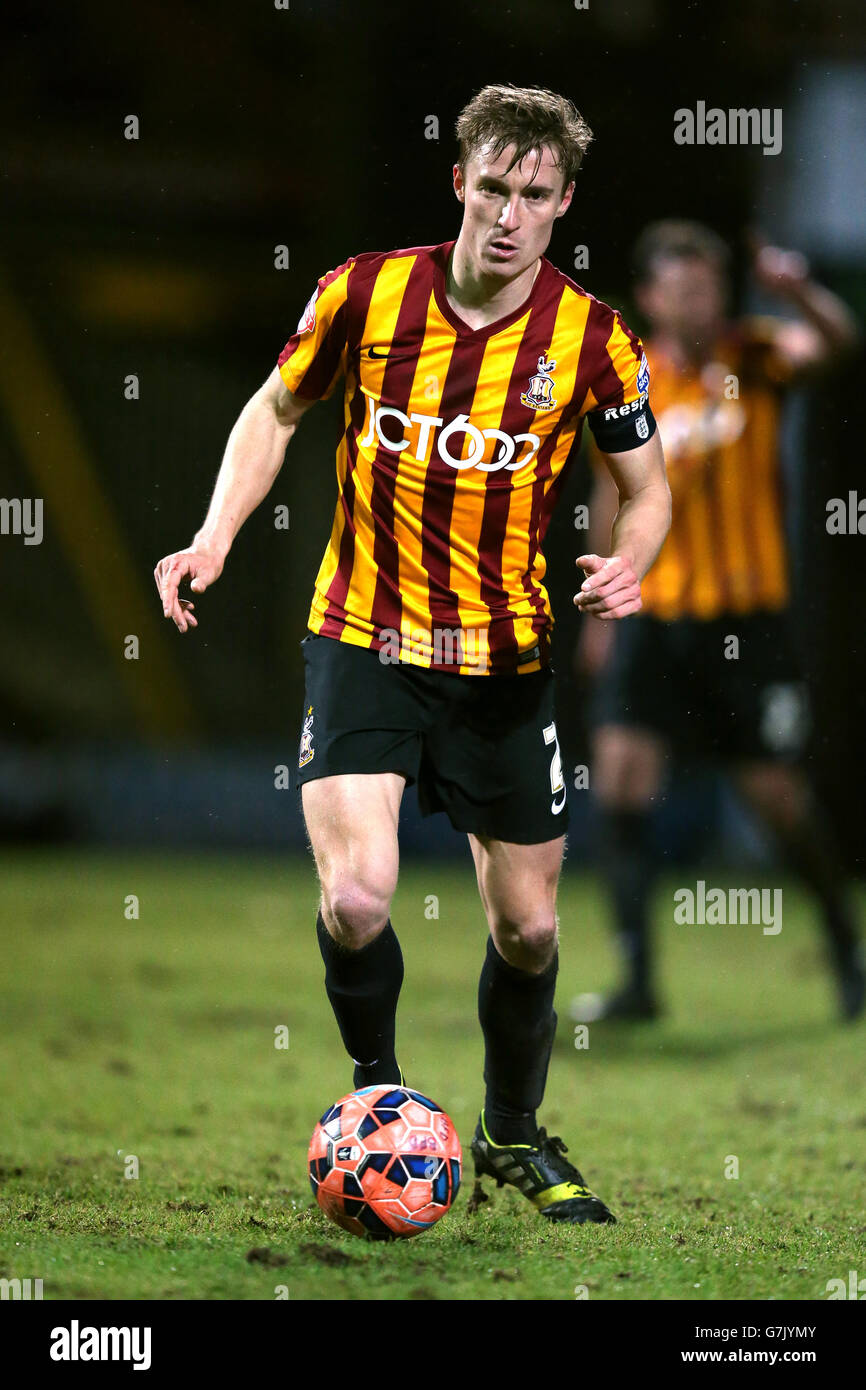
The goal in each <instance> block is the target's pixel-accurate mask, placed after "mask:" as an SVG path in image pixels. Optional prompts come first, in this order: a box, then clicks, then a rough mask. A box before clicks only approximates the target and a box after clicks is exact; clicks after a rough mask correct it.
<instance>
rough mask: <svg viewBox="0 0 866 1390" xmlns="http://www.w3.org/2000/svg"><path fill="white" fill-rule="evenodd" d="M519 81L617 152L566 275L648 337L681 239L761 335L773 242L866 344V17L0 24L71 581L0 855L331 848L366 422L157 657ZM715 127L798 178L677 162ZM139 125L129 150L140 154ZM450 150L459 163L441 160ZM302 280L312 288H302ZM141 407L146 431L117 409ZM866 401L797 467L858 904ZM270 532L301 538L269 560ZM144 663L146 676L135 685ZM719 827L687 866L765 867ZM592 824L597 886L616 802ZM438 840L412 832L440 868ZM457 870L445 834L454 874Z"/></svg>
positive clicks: (464, 13) (45, 444) (626, 9)
mask: <svg viewBox="0 0 866 1390" xmlns="http://www.w3.org/2000/svg"><path fill="white" fill-rule="evenodd" d="M502 81H509V82H515V83H517V84H527V85H531V84H537V85H541V86H546V87H551V88H554V89H556V90H558V91H562V92H564V93H566V94H567V95H568V96H570V97H571V98H572V99H573V100H574V101H575V103H576V105H577V106H578V107H579V109H580V110H581V111H582V113H583V114H584V116H585V117H586V119H587V120H588V121H589V124H590V126H591V127H592V129H593V132H594V135H595V140H594V143H593V145H592V147H591V149H590V152H589V154H588V156H587V159H586V161H585V164H584V167H583V170H582V171H581V173H580V175H579V178H578V186H577V193H576V196H575V200H574V204H573V207H572V210H571V211H570V212H569V214H568V215H567V216H566V218H565V219H563V220H562V221H561V222H559V223H558V224H557V227H556V231H555V233H554V237H553V241H552V243H551V246H550V249H549V252H548V255H549V256H550V259H551V260H552V261H553V262H554V263H555V264H557V265H559V266H560V267H561V268H562V269H563V270H565V271H566V273H572V274H573V275H574V276H575V278H577V279H578V280H579V281H580V282H581V283H583V284H584V285H585V286H586V288H587V289H589V290H591V291H592V292H593V293H594V294H596V295H597V296H599V297H600V298H602V299H604V300H606V301H608V302H610V303H612V304H613V305H615V306H617V307H622V308H623V310H624V311H625V314H626V318H627V320H628V321H629V322H630V323H631V324H632V326H633V327H635V328H636V329H638V330H641V329H642V328H643V326H644V325H643V324H642V323H641V321H640V318H639V316H638V315H637V314H636V313H635V311H634V308H633V305H632V302H631V297H630V295H631V288H630V282H629V275H628V252H629V249H630V246H631V244H632V242H633V240H634V238H635V235H636V234H637V232H638V231H639V230H640V228H641V227H642V226H643V224H644V223H645V222H647V221H648V220H650V219H653V218H657V217H663V216H681V217H695V218H699V219H701V220H704V221H706V222H708V223H710V224H711V225H712V226H713V227H715V228H716V229H717V230H718V231H719V232H721V233H722V234H723V235H724V236H726V237H727V238H728V239H729V240H730V241H731V243H732V244H733V246H734V249H735V253H736V267H737V294H738V306H739V307H741V308H745V307H755V305H756V304H757V300H756V299H755V297H754V295H753V292H752V290H751V287H750V285H749V281H748V276H747V273H746V271H747V266H746V262H745V257H744V236H745V233H746V230H747V229H748V228H750V227H756V226H757V227H760V228H761V230H762V231H763V232H764V233H765V234H766V235H767V236H768V237H769V238H770V239H771V240H775V241H778V242H779V243H780V244H788V245H794V246H797V247H798V248H799V249H801V250H803V251H805V252H806V253H807V254H808V255H809V256H810V259H811V262H812V265H813V269H814V272H815V274H816V275H817V276H818V278H820V279H821V280H822V281H823V282H824V283H826V284H828V285H830V286H831V287H832V288H835V289H837V290H838V291H839V292H840V293H842V294H843V295H844V296H845V297H846V299H847V300H848V302H849V303H851V304H852V306H853V307H854V308H855V309H856V310H857V312H858V314H859V315H860V316H861V318H864V317H866V207H864V196H866V195H864V187H866V153H864V135H863V131H864V126H863V116H864V112H866V95H864V91H866V11H864V8H863V6H862V4H859V3H858V4H854V3H850V0H841V3H834V4H833V5H831V6H828V5H827V4H826V3H823V0H800V2H799V3H794V2H793V0H762V3H761V5H760V6H759V7H756V6H754V5H753V4H752V3H745V2H744V3H739V0H737V3H731V4H728V5H720V6H719V5H710V4H691V3H674V0H628V2H627V3H626V2H625V0H607V3H604V2H603V0H590V4H589V8H588V9H586V10H576V9H575V8H574V6H573V4H571V3H570V0H533V3H527V0H515V2H514V3H512V4H511V5H506V6H503V5H500V4H493V3H491V4H472V3H462V4H459V5H457V4H454V3H450V0H449V3H443V4H438V5H435V6H424V7H420V8H416V9H414V10H413V7H411V6H409V7H404V6H398V5H390V4H384V3H380V2H379V0H371V3H368V4H365V5H349V4H343V3H336V0H318V3H315V4H311V3H302V0H291V8H290V9H289V10H287V11H286V10H279V9H276V8H275V7H274V5H273V4H268V3H265V2H264V0H261V3H257V4H241V3H234V4H230V3H226V0H211V2H210V3H208V4H206V5H204V4H198V5H193V4H189V3H180V4H178V3H173V4H169V3H142V4H139V5H134V6H117V5H114V4H112V5H108V4H103V3H96V2H95V0H94V3H82V4H77V5H64V6H53V7H48V6H44V7H41V8H40V9H36V8H34V9H33V10H32V11H30V12H28V11H27V9H26V8H25V9H23V10H22V9H20V8H19V7H15V12H14V14H12V15H9V14H8V13H7V14H6V15H4V17H3V19H2V20H0V124H2V196H3V205H4V212H3V218H2V232H0V237H2V243H0V407H2V419H0V469H2V472H0V495H2V496H4V497H6V498H12V497H36V496H41V497H43V498H44V511H45V535H44V540H43V542H42V544H41V545H39V546H30V547H28V546H24V544H23V540H22V538H21V537H16V536H0V585H2V593H3V602H2V605H0V650H2V677H0V716H2V723H0V828H2V833H3V834H4V835H5V836H6V837H8V838H14V839H22V838H34V837H37V838H43V839H44V838H56V839H69V838H77V839H83V838H95V839H97V840H104V841H115V842H117V841H125V842H129V841H132V842H141V843H149V842H152V843H155V844H160V845H168V844H173V843H190V842H194V843H204V844H225V843H242V844H280V843H283V842H287V843H292V844H296V845H297V844H300V843H302V839H301V835H302V832H301V829H300V824H299V820H298V816H297V808H296V803H295V797H294V793H292V792H287V791H277V790H275V788H274V768H275V767H276V766H277V765H281V764H285V765H288V766H291V765H292V764H293V762H294V759H295V756H296V752H295V750H296V747H297V739H298V733H299V715H300V708H301V700H302V665H301V659H300V653H299V649H298V643H299V641H300V638H301V637H302V635H303V632H304V626H305V618H306V612H307V608H308V605H309V600H310V595H311V589H312V583H313V579H314V576H315V573H316V569H317V567H318V563H319V560H320V558H321V554H322V552H323V550H324V547H325V544H326V541H327V536H328V533H329V529H330V524H331V518H332V514H333V507H334V501H335V475H334V463H333V447H334V438H335V433H336V429H335V423H334V418H335V412H336V410H337V409H338V403H337V402H335V401H331V402H329V403H326V404H324V405H320V406H319V407H317V409H316V410H315V411H313V412H312V414H311V416H309V417H307V419H306V420H305V421H304V423H303V425H302V427H301V429H300V431H299V433H298V435H297V437H296V438H295V440H294V441H293V443H292V445H291V446H290V449H289V452H288V455H287V460H286V464H285V466H284V469H283V472H282V474H281V476H280V478H279V480H278V482H277V485H276V487H275V489H274V493H273V495H272V497H271V498H270V499H269V500H268V501H267V502H266V503H265V504H263V506H262V507H261V508H260V510H259V511H258V512H257V513H256V514H255V515H254V516H253V517H252V518H251V519H250V521H249V522H248V523H247V525H246V526H245V528H244V529H243V531H242V532H241V534H240V537H239V538H238V540H237V542H236V544H235V548H234V550H233V551H232V554H231V556H230V557H229V561H228V563H227V566H226V570H225V573H224V575H223V578H222V580H221V581H220V583H219V584H218V585H217V586H216V587H215V588H214V590H213V591H212V592H211V593H209V594H208V595H207V596H206V597H205V598H203V599H201V600H199V601H198V603H197V612H198V615H199V618H200V627H199V629H198V631H197V632H195V633H193V634H191V635H188V636H186V637H184V638H182V637H180V636H179V634H177V632H176V631H175V629H174V628H173V626H170V625H169V624H167V623H165V622H164V620H163V619H162V614H161V608H160V605H159V603H158V600H157V596H156V591H155V588H154V586H153V580H152V577H151V575H152V570H153V566H154V564H155V563H156V561H157V560H158V559H159V558H160V557H161V556H162V555H164V554H167V553H169V552H170V551H172V550H175V549H179V548H181V547H183V546H185V545H187V544H188V543H189V541H190V540H191V538H192V535H193V533H194V531H195V530H196V528H197V527H198V526H199V525H200V523H201V520H202V518H203V515H204V511H205V509H206V506H207V502H208V499H209V495H210V490H211V487H212V484H213V479H214V476H215V474H216V471H217V468H218V466H219V462H220V458H221V455H222V450H223V448H224V445H225V440H226V437H227V435H228V432H229V430H230V428H231V426H232V424H233V422H234V420H235V418H236V416H237V414H238V412H239V410H240V408H241V406H242V405H243V403H244V402H245V400H246V399H247V398H248V396H249V395H250V394H251V393H252V392H253V391H254V390H255V389H256V388H257V386H258V385H259V384H260V383H261V382H262V381H263V380H264V378H265V377H266V376H267V375H268V373H269V372H270V370H271V368H272V367H273V365H274V362H275V360H276V357H277V355H278V353H279V351H280V349H281V348H282V346H283V344H284V342H285V341H286V339H287V338H288V337H289V336H290V334H291V333H292V332H293V331H294V327H295V325H296V323H297V320H298V318H299V316H300V313H301V311H302V309H303V307H304V305H305V303H306V301H307V299H308V298H309V296H310V293H311V292H312V289H313V287H314V285H315V281H316V278H317V277H318V276H319V275H321V274H323V273H325V272H326V271H327V270H329V269H331V268H332V267H333V266H335V265H337V264H339V263H340V262H342V261H344V260H345V259H346V258H347V257H348V256H350V255H352V254H353V253H355V252H358V251H362V250H376V249H387V248H390V247H396V246H404V245H416V244H426V243H431V242H436V241H441V240H445V239H447V238H450V237H453V236H456V234H457V232H458V230H459V222H460V209H459V207H458V204H457V203H456V202H455V200H454V196H453V193H452V191H451V186H450V177H451V173H450V171H451V165H452V163H453V159H454V154H455V146H454V140H453V125H454V120H455V118H456V116H457V113H458V111H459V110H460V108H461V106H462V105H463V104H464V103H465V102H466V101H467V100H468V99H469V97H470V96H471V95H472V93H473V92H474V91H476V90H477V89H478V88H479V87H480V86H483V85H484V84H485V83H487V82H502ZM698 100H704V101H706V102H707V104H708V105H709V106H712V105H718V106H722V107H724V108H728V107H740V106H745V107H755V106H756V107H773V108H775V107H780V108H782V111H783V121H784V124H783V135H784V144H783V149H782V152H781V153H780V154H779V155H778V156H775V157H768V156H764V155H762V153H761V150H760V149H755V148H748V147H736V146H735V147H715V148H711V147H692V148H690V147H681V146H677V145H676V144H675V143H674V141H673V126H674V114H673V113H674V111H675V110H676V109H677V108H678V107H680V106H686V107H690V108H692V109H693V108H694V106H695V103H696V102H697V101H698ZM129 115H135V116H137V117H138V119H139V122H140V135H139V138H138V139H137V140H127V139H125V138H124V122H125V120H126V118H127V117H128V116H129ZM430 116H435V117H437V119H438V122H439V139H438V140H431V139H427V138H425V122H426V121H427V119H428V117H430ZM858 227H859V228H860V229H861V230H859V231H858ZM281 244H283V245H286V246H287V247H288V248H289V258H290V268H289V269H287V270H277V269H275V268H274V248H275V247H276V246H277V245H281ZM578 244H585V245H586V246H587V247H588V248H589V269H587V270H585V271H580V272H576V271H574V270H573V255H574V247H575V246H576V245H578ZM763 307H774V306H767V305H764V306H763ZM779 308H781V306H779ZM131 373H134V374H135V375H137V377H138V378H139V383H140V398H139V399H138V400H127V399H126V398H125V395H124V382H125V378H126V377H127V376H128V375H129V374H131ZM863 373H864V362H863V360H862V358H858V359H857V360H855V361H853V362H851V363H850V365H849V366H847V367H846V369H845V370H844V372H842V373H838V374H837V375H836V376H835V377H834V378H833V379H831V380H829V381H825V382H822V383H821V385H820V386H819V387H818V388H816V389H815V390H813V391H811V392H810V393H809V394H808V395H807V396H804V395H801V396H799V397H798V398H797V399H795V400H793V401H792V403H791V408H792V414H791V418H790V420H789V427H788V430H787V434H786V439H787V447H786V467H787V470H788V473H789V481H790V484H791V489H790V490H791V496H792V503H793V505H792V528H793V537H794V542H795V555H796V560H795V570H796V581H797V592H798V598H797V627H798V632H799V635H800V638H801V642H802V649H803V657H804V661H805V664H806V667H807V670H808V672H809V674H810V676H811V678H812V681H813V687H814V693H815V702H816V709H817V715H818V719H817V729H816V737H815V742H814V748H813V752H812V758H811V761H812V767H813V771H814V773H815V776H816V779H817V781H818V784H819V787H820V789H821V792H822V794H823V796H824V799H825V802H826V804H827V806H828V808H829V814H830V816H831V818H832V820H833V823H834V824H835V826H836V828H837V830H838V832H839V834H840V836H841V839H842V842H843V846H844V849H845V853H846V855H847V858H848V860H849V862H850V864H851V865H852V867H854V868H857V867H858V865H859V863H860V852H861V845H860V841H861V826H862V775H863V769H864V766H866V757H864V754H866V733H864V720H863V699H862V693H861V692H862V689H863V684H864V677H866V654H864V643H863V635H862V634H863V621H862V612H863V601H864V597H866V577H864V567H863V564H862V553H863V540H862V538H861V537H858V536H839V537H831V536H828V535H827V533H826V529H825V514H826V513H825V508H826V501H827V499H828V498H830V497H834V496H845V495H846V494H847V492H848V490H849V489H851V488H854V489H856V488H858V487H860V488H861V489H862V490H863V491H866V486H864V484H863V483H862V481H861V480H862V474H863V461H862V443H861V440H862V435H863V426H862V410H861V409H860V399H861V397H862V394H863V384H862V383H863ZM587 490H588V477H587V470H586V466H585V463H584V461H583V460H582V459H581V460H579V461H578V465H577V467H576V468H575V470H574V471H573V475H572V479H571V483H570V485H569V488H568V490H567V493H566V495H565V496H564V497H563V500H562V504H561V507H560V511H559V513H558V515H557V517H556V518H555V520H554V523H553V525H552V527H551V531H550V533H549V539H548V543H547V545H546V553H547V556H548V562H549V582H550V589H551V596H552V600H553V605H554V612H555V614H556V616H557V619H558V624H557V630H556V648H555V664H556V666H557V669H558V671H559V674H560V677H561V685H560V716H559V717H560V724H561V727H562V730H563V734H564V739H565V750H566V751H565V756H566V765H567V766H573V765H574V764H575V763H577V762H584V761H586V760H587V758H586V751H585V743H584V731H583V724H582V717H581V707H582V701H583V695H582V692H581V690H580V688H579V686H578V683H577V682H576V680H575V678H574V676H573V674H572V664H571V656H572V650H573V645H574V641H575V637H576V632H577V622H578V619H577V617H576V615H575V613H574V610H573V608H572V606H571V593H572V590H573V572H574V565H573V561H574V556H575V554H577V553H579V549H580V548H582V539H583V537H582V535H581V533H577V532H575V531H574V528H573V522H572V518H573V509H574V505H575V504H576V503H577V502H579V501H581V500H585V497H586V492H587ZM278 503H284V504H286V505H287V506H288V507H289V509H290V527H289V530H288V531H282V530H276V529H275V527H274V524H273V506H274V505H275V504H278ZM576 546H577V547H578V549H575V547H576ZM130 634H134V635H135V636H137V637H138V639H139V644H140V652H139V658H138V660H126V659H125V657H124V644H125V640H126V638H127V637H128V636H129V635H130ZM716 791H717V789H716V786H715V783H714V782H706V781H704V782H701V783H700V790H699V791H696V790H695V789H694V788H693V789H692V791H691V793H690V792H689V790H688V788H685V789H683V790H682V791H681V793H680V794H679V795H680V800H679V801H677V799H676V797H675V798H674V799H673V801H672V802H671V805H670V807H669V808H668V810H667V812H666V813H665V814H668V815H669V817H670V825H669V832H670V834H671V836H672V837H673V838H674V839H676V837H677V836H679V837H680V840H681V842H682V844H683V845H684V846H686V845H687V843H688V834H687V830H686V827H687V825H688V824H692V825H695V824H697V822H698V821H699V822H700V824H701V825H703V824H704V823H707V822H710V821H712V824H713V826H714V829H715V833H716V834H717V836H720V837H721V839H720V841H719V844H720V846H721V847H723V846H724V843H729V844H731V843H733V844H736V843H737V835H738V834H740V833H741V832H742V827H743V824H744V823H745V822H744V820H743V818H742V816H741V814H740V813H739V811H737V810H733V811H732V809H731V807H730V806H728V807H727V811H725V803H724V802H720V801H719V799H718V796H717V794H716ZM690 796H691V797H692V801H691V802H690V800H689V797H690ZM695 797H699V804H700V806H701V815H700V817H698V818H697V821H696V818H695V816H694V815H693V813H692V809H693V807H694V805H695V804H698V803H697V802H695V801H694V798H695ZM577 802H580V803H581V804H579V805H576V806H575V803H577ZM572 804H573V806H574V814H575V826H576V833H575V835H574V836H573V852H574V853H575V855H576V856H577V857H578V858H579V857H580V855H581V851H582V848H583V847H584V843H585V836H584V834H583V830H584V829H585V826H586V824H588V821H587V817H588V816H589V811H588V809H587V806H588V799H587V803H584V802H582V801H581V798H580V797H579V795H577V794H576V795H574V796H573V797H572ZM690 808H692V809H690ZM714 808H715V809H714ZM716 812H718V814H716ZM412 816H413V813H412V810H411V805H409V806H408V825H407V843H408V845H409V846H410V847H411V844H412V843H413V834H414V833H416V832H417V826H415V830H414V831H413V826H414V825H415V823H414V821H413V819H412ZM442 819H443V818H441V817H440V818H437V820H440V821H441V820H442ZM726 837H727V840H726ZM455 840H456V837H452V836H451V835H450V831H449V830H448V827H447V826H436V827H434V835H433V839H429V838H428V840H427V845H428V848H429V847H431V846H433V845H434V844H435V845H436V846H438V847H440V848H442V849H449V848H451V847H452V846H453V844H454V843H455Z"/></svg>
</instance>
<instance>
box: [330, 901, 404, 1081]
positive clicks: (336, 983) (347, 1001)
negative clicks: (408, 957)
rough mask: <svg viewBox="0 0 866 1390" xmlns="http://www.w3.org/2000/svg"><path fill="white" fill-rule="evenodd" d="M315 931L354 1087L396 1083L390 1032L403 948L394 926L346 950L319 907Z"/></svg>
mask: <svg viewBox="0 0 866 1390" xmlns="http://www.w3.org/2000/svg"><path fill="white" fill-rule="evenodd" d="M316 935H317V936H318V938H319V950H320V951H321V953H322V960H323V961H324V962H325V989H326V991H327V994H328V998H329V1000H330V1001H331V1008H332V1009H333V1010H334V1015H335V1017H336V1020H337V1026H338V1027H339V1029H340V1036H341V1037H342V1039H343V1045H344V1047H345V1049H346V1051H347V1052H348V1054H349V1056H350V1057H351V1058H352V1061H353V1062H354V1063H355V1075H354V1086H355V1089H356V1090H358V1089H360V1087H362V1086H376V1085H384V1084H387V1083H389V1082H395V1083H399V1081H400V1068H399V1066H398V1065H397V1058H396V1057H395V1055H394V1038H395V1032H396V1019H397V1000H398V998H399V996H400V986H401V985H402V983H403V952H402V951H401V950H400V943H399V941H398V940H397V937H396V934H395V932H394V928H393V927H392V926H391V923H390V922H387V923H386V924H385V927H384V928H383V930H382V931H380V933H379V935H378V936H377V937H376V938H375V940H374V941H370V942H369V943H368V944H367V945H366V946H362V947H361V949H360V950H359V951H349V950H347V949H346V948H345V947H344V946H338V945H337V942H336V941H335V940H334V938H333V937H332V936H331V934H330V932H329V931H328V929H327V927H326V926H325V923H324V921H323V920H322V914H321V912H320V913H319V915H318V918H317V919H316Z"/></svg>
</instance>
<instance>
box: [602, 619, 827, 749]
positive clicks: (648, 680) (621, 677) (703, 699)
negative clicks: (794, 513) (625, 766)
mask: <svg viewBox="0 0 866 1390" xmlns="http://www.w3.org/2000/svg"><path fill="white" fill-rule="evenodd" d="M732 638H736V639H737V642H736V645H735V644H734V643H733V642H732V641H731V639H732ZM734 653H736V655H734ZM591 715H592V723H593V724H594V725H595V726H596V727H597V726H598V725H601V724H625V725H631V726H637V727H640V728H645V729H649V730H651V731H652V732H653V733H655V734H658V735H659V736H661V737H662V738H663V739H664V740H665V741H666V742H667V743H668V744H669V746H670V748H671V751H672V752H673V753H674V755H675V756H679V757H682V758H692V757H694V758H709V759H711V760H744V761H745V760H748V761H751V760H752V759H759V760H764V759H767V760H770V761H782V762H786V761H796V760H797V759H798V758H799V757H801V756H802V754H803V752H804V750H805V747H806V743H807V740H808V737H809V732H810V714H809V697H808V689H807V687H806V684H805V681H804V680H803V675H802V670H801V667H800V663H799V660H798V657H797V654H796V650H795V644H794V641H793V638H792V635H791V631H790V628H789V620H788V617H787V615H786V614H785V613H784V612H779V613H769V612H760V613H748V614H734V613H729V614H725V615H722V616H721V617H717V618H712V619H709V620H702V621H699V620H697V619H693V618H680V619H677V620H676V621H675V622H661V621H660V620H659V619H658V618H653V617H650V616H649V615H641V616H640V617H633V618H625V619H623V621H622V622H621V623H617V624H616V627H615V637H614V643H613V649H612V653H611V658H610V660H609V662H608V664H607V666H606V668H605V670H604V671H603V673H602V675H601V676H600V678H599V681H598V684H597V685H596V688H595V691H594V694H593V700H592V711H591Z"/></svg>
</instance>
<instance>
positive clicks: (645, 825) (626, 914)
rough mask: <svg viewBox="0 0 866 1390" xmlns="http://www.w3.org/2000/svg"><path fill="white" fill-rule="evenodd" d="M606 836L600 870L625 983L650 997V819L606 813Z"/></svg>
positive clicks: (603, 831)
mask: <svg viewBox="0 0 866 1390" xmlns="http://www.w3.org/2000/svg"><path fill="white" fill-rule="evenodd" d="M601 836H602V845H601V854H600V864H601V870H602V873H603V875H604V878H605V882H606V885H607V889H608V892H609V893H610V895H611V898H612V899H613V911H614V921H615V926H616V932H617V941H618V944H619V948H620V951H621V953H622V957H623V964H624V966H625V971H626V983H627V985H628V986H629V987H630V988H631V989H633V990H635V991H636V992H637V993H638V994H651V993H652V940H651V935H650V922H649V906H650V893H651V890H652V886H653V881H654V879H655V861H654V858H653V853H652V848H651V845H650V818H649V815H648V813H646V812H644V811H606V812H605V813H604V815H603V817H602V827H601Z"/></svg>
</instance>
